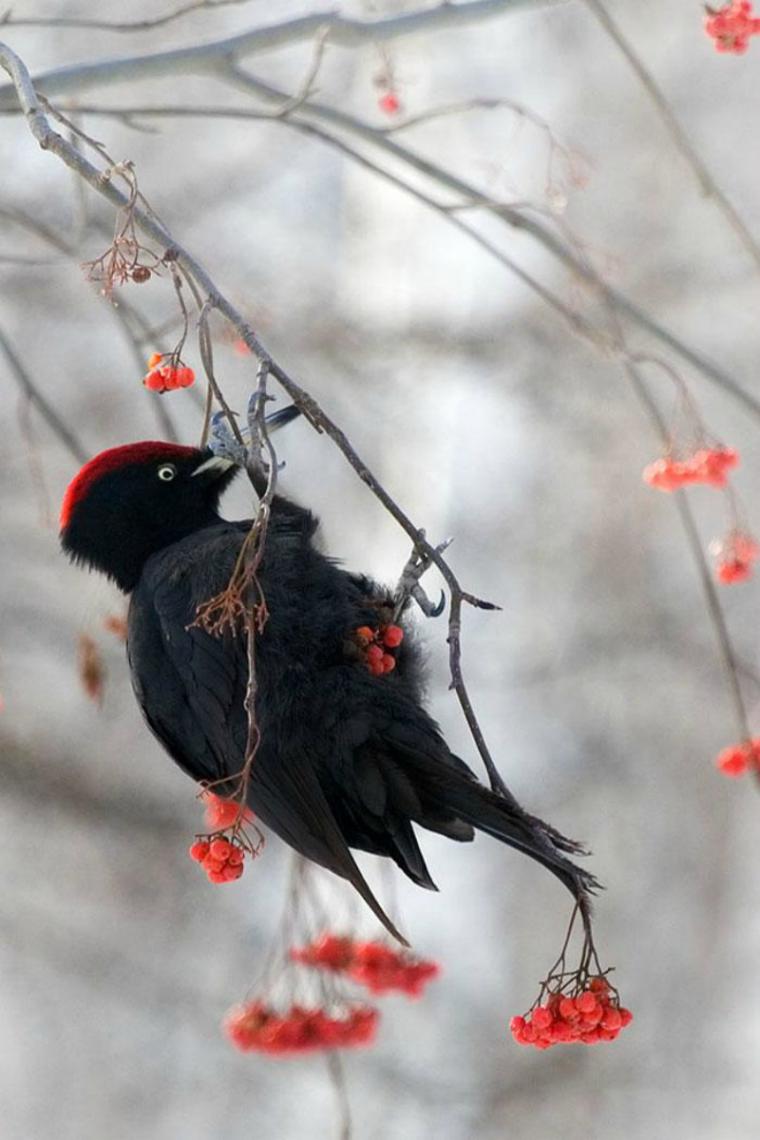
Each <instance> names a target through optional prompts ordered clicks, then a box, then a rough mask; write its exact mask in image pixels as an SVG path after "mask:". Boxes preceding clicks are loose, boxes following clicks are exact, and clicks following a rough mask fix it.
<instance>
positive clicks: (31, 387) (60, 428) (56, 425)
mask: <svg viewBox="0 0 760 1140" xmlns="http://www.w3.org/2000/svg"><path fill="white" fill-rule="evenodd" d="M0 348H1V349H2V350H3V353H4V355H5V358H6V360H7V361H8V365H9V368H10V372H11V375H12V376H13V379H14V380H15V381H16V384H17V385H18V387H19V388H20V389H21V391H22V392H23V393H24V395H25V396H26V397H27V399H29V400H30V401H31V402H32V403H33V404H34V405H35V407H36V408H37V410H38V411H39V413H40V415H41V416H42V418H43V419H44V420H45V422H46V423H47V424H48V426H49V427H50V428H51V429H52V431H53V433H54V434H55V435H56V436H57V437H58V439H59V440H60V441H61V443H62V444H63V446H64V447H65V448H66V449H67V451H69V452H70V453H71V454H72V455H73V456H74V458H75V459H76V461H77V463H85V462H86V461H87V459H88V458H89V455H90V453H89V451H88V450H87V448H86V447H85V446H84V445H83V444H82V442H81V441H80V440H79V438H78V436H77V435H76V433H75V432H74V431H72V429H71V428H70V427H69V426H68V424H66V423H64V421H63V420H62V419H61V417H60V416H59V414H58V412H57V411H56V409H55V408H54V407H53V405H52V404H51V403H50V401H49V400H48V399H47V397H46V396H44V395H43V394H42V392H41V391H40V390H39V388H38V387H37V385H36V384H35V383H34V381H33V380H32V378H31V376H30V375H29V373H28V372H27V370H26V368H25V367H24V365H23V364H22V363H21V358H20V357H19V356H18V354H17V353H16V351H15V349H14V348H13V346H12V344H11V342H10V341H9V340H8V337H7V336H6V335H5V333H4V332H3V331H2V329H0Z"/></svg>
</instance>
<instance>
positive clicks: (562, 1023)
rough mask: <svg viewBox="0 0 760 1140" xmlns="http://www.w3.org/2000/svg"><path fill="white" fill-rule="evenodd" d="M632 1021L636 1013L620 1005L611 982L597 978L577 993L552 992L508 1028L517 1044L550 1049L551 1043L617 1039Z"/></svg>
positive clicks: (587, 1043)
mask: <svg viewBox="0 0 760 1140" xmlns="http://www.w3.org/2000/svg"><path fill="white" fill-rule="evenodd" d="M632 1020H633V1014H632V1013H631V1011H630V1010H629V1009H624V1008H622V1007H621V1006H620V1005H619V1003H618V1000H617V994H616V993H615V992H614V991H613V990H612V989H611V987H610V985H609V982H607V981H606V980H605V979H604V978H602V977H597V978H592V979H591V981H590V982H589V984H588V986H586V987H583V988H582V989H580V990H578V991H576V992H575V993H574V994H568V993H566V994H563V993H560V992H556V993H553V994H551V996H550V997H549V999H548V1001H546V1002H545V1003H544V1004H542V1005H538V1006H536V1007H535V1008H534V1009H532V1010H531V1011H530V1013H527V1014H526V1015H525V1017H513V1018H512V1020H511V1022H510V1023H509V1027H510V1029H511V1031H512V1036H513V1037H514V1039H515V1041H516V1042H517V1043H518V1045H532V1046H533V1047H534V1048H535V1049H550V1048H551V1046H552V1045H565V1044H567V1045H573V1044H576V1043H581V1044H583V1045H597V1044H599V1043H600V1042H602V1041H614V1040H615V1038H616V1037H617V1035H618V1033H620V1030H621V1029H625V1027H626V1025H629V1024H630V1022H631V1021H632Z"/></svg>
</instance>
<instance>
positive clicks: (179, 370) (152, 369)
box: [143, 352, 195, 392]
mask: <svg viewBox="0 0 760 1140" xmlns="http://www.w3.org/2000/svg"><path fill="white" fill-rule="evenodd" d="M163 360H164V354H163V353H161V352H154V353H153V355H152V356H151V358H150V359H149V361H148V372H147V374H146V375H145V376H144V377H143V384H144V385H145V387H146V388H148V389H149V390H150V391H151V392H170V391H171V390H172V389H174V388H189V387H190V385H191V384H194V383H195V373H194V372H193V370H192V368H188V367H187V366H186V365H184V364H182V362H181V361H179V360H177V361H175V360H174V358H173V357H172V356H171V355H170V356H169V359H168V360H167V362H166V363H165V364H164V363H162V361H163Z"/></svg>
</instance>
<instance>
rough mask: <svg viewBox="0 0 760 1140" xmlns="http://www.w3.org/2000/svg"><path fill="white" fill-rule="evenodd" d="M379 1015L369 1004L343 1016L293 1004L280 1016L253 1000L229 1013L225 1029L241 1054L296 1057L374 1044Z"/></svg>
mask: <svg viewBox="0 0 760 1140" xmlns="http://www.w3.org/2000/svg"><path fill="white" fill-rule="evenodd" d="M379 1016H380V1015H379V1014H378V1011H377V1010H376V1009H373V1008H372V1007H371V1006H366V1005H356V1006H348V1007H346V1008H345V1009H344V1010H343V1011H342V1012H341V1013H337V1014H330V1013H328V1012H327V1010H326V1009H306V1008H304V1007H303V1006H300V1005H291V1006H290V1008H289V1009H288V1010H286V1011H285V1012H284V1013H277V1012H276V1011H275V1010H274V1009H273V1008H272V1007H271V1006H269V1005H267V1004H266V1003H265V1002H263V1001H260V1000H258V1001H252V1002H249V1003H248V1004H247V1005H244V1006H238V1007H237V1008H236V1009H233V1010H231V1011H230V1013H229V1014H228V1015H227V1017H226V1019H225V1022H224V1030H225V1033H226V1034H227V1036H228V1037H229V1039H230V1041H231V1042H232V1044H233V1045H234V1046H235V1048H236V1049H240V1050H241V1051H242V1052H244V1053H247V1052H254V1051H256V1052H260V1053H270V1054H273V1055H276V1056H281V1057H282V1056H294V1055H302V1054H304V1053H315V1052H317V1051H319V1050H321V1049H350V1048H356V1047H357V1046H361V1045H371V1044H372V1042H373V1041H374V1039H375V1034H376V1032H377V1024H378V1020H379Z"/></svg>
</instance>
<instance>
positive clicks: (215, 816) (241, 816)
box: [200, 788, 253, 831]
mask: <svg viewBox="0 0 760 1140" xmlns="http://www.w3.org/2000/svg"><path fill="white" fill-rule="evenodd" d="M200 798H201V800H202V801H203V804H204V807H205V809H206V816H205V819H206V827H208V829H209V831H223V830H224V829H225V828H227V827H233V826H234V825H235V824H236V823H238V821H240V820H242V821H243V822H244V823H251V822H252V821H253V812H252V811H250V810H249V809H248V808H247V807H244V808H241V806H240V804H239V803H237V801H236V800H226V799H224V798H223V797H222V796H217V795H215V794H214V793H213V792H210V791H209V790H208V788H207V789H206V790H205V791H203V792H201V794H200Z"/></svg>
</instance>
